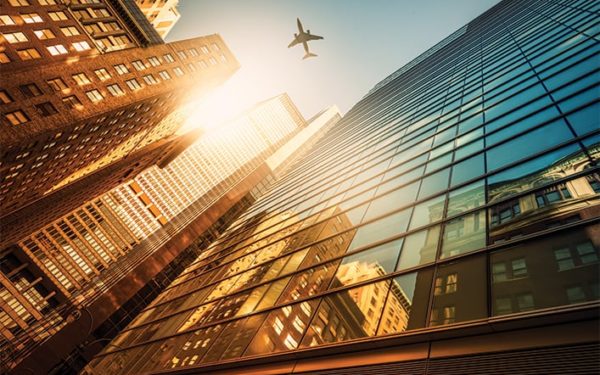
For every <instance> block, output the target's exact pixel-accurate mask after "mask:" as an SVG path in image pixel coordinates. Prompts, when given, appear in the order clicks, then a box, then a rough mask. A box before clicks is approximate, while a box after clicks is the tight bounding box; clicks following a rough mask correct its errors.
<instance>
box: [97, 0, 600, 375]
mask: <svg viewBox="0 0 600 375" xmlns="http://www.w3.org/2000/svg"><path fill="white" fill-rule="evenodd" d="M597 7H598V1H574V2H570V3H569V4H563V3H556V2H546V1H535V0H523V1H518V2H514V1H503V2H500V3H499V4H498V5H496V6H494V7H493V8H491V9H490V10H488V11H487V12H486V13H484V14H483V15H481V16H479V17H477V18H476V19H475V20H473V21H472V22H470V23H469V24H468V25H465V26H464V27H462V28H460V29H459V30H458V31H457V32H455V33H454V34H452V35H450V36H449V37H448V38H447V39H445V40H443V41H442V42H440V43H439V44H438V45H436V46H434V47H433V48H431V49H430V50H429V51H427V52H425V53H424V54H423V55H421V56H420V57H418V58H417V59H415V60H414V61H413V62H411V63H409V64H407V65H406V66H405V67H403V68H400V69H399V70H398V71H397V72H395V73H393V74H392V75H391V76H390V77H388V78H386V79H384V80H383V81H382V82H381V83H380V84H378V85H376V86H375V87H374V89H373V90H371V91H370V92H369V93H368V94H367V95H366V96H365V97H364V98H363V99H362V100H360V101H359V102H358V103H357V104H356V105H355V106H354V107H353V108H352V109H351V110H350V111H349V112H348V113H347V114H346V115H345V116H344V118H343V119H342V120H341V121H340V122H339V123H338V124H337V125H336V126H335V127H334V129H333V130H331V131H329V132H328V133H327V134H326V135H325V136H324V137H323V138H322V139H321V140H320V141H318V142H317V143H316V145H315V147H313V148H312V149H311V151H310V152H309V153H308V154H307V155H306V156H305V157H304V158H302V160H301V162H299V163H296V164H295V166H294V168H292V169H291V170H290V171H288V172H287V173H286V174H285V175H284V176H283V177H282V178H280V179H279V180H278V181H277V182H276V183H275V184H274V186H273V188H272V189H271V190H270V191H269V193H268V194H266V195H264V196H263V197H261V198H260V199H258V200H257V202H256V203H254V204H253V205H252V206H251V207H250V208H249V209H248V210H247V211H246V212H245V213H244V214H242V215H241V216H240V218H239V219H238V220H237V221H236V222H235V223H234V224H232V226H231V227H229V228H228V229H227V231H226V232H225V233H223V234H222V235H221V237H220V238H219V239H218V240H216V241H215V242H214V243H213V244H212V245H211V246H210V247H209V248H208V249H207V250H206V251H205V252H203V253H202V254H201V255H200V256H199V257H198V258H197V260H196V261H195V262H194V263H193V264H191V265H190V266H189V267H187V269H186V270H185V271H184V272H183V273H182V274H181V275H180V276H179V277H178V278H177V279H176V280H175V281H174V282H173V283H172V284H171V285H169V287H168V288H167V289H166V290H165V291H164V292H163V293H161V295H160V296H158V297H157V298H156V299H155V300H154V301H153V302H152V304H151V305H150V306H148V307H147V308H146V309H144V310H143V311H142V312H141V314H140V315H139V316H138V317H137V318H136V319H135V320H134V321H133V322H132V323H131V324H130V325H129V326H128V327H127V328H126V329H124V330H123V331H122V332H121V333H120V334H119V335H118V336H117V338H116V339H115V340H113V341H112V342H111V345H109V346H107V347H106V348H105V350H104V351H103V352H102V353H101V354H99V355H97V356H96V357H95V359H94V360H93V361H92V362H91V363H90V365H89V366H88V367H87V368H86V370H87V372H86V373H88V374H103V375H104V374H146V373H163V374H196V373H207V374H218V373H223V374H225V373H226V374H249V373H251V374H403V373H406V374H490V373H497V372H501V373H515V374H518V373H556V372H564V373H577V372H581V373H593V372H597V371H598V370H600V368H599V367H598V361H597V358H598V356H599V355H600V346H599V345H598V327H599V321H598V307H599V301H600V293H599V290H600V289H599V284H600V283H599V281H600V276H599V269H600V268H599V265H600V225H599V223H598V219H599V217H600V198H599V197H600V175H599V170H598V160H600V146H599V145H600V130H599V129H600V122H599V118H598V116H597V114H598V111H599V104H598V85H599V83H600V81H599V75H598V56H599V53H598V52H599V48H600V43H599V42H598V38H597V36H598V29H597V27H596V26H597V16H596V13H595V9H596V8H597Z"/></svg>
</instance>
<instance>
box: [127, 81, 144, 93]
mask: <svg viewBox="0 0 600 375" xmlns="http://www.w3.org/2000/svg"><path fill="white" fill-rule="evenodd" d="M125 83H126V84H127V86H129V88H130V89H131V90H133V91H136V90H139V89H141V88H142V86H141V85H140V83H139V82H138V81H137V79H135V78H133V79H130V80H127V81H125Z"/></svg>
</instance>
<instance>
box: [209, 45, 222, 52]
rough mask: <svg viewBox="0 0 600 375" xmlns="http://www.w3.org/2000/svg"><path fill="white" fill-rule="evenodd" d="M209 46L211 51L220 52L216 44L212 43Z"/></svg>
mask: <svg viewBox="0 0 600 375" xmlns="http://www.w3.org/2000/svg"><path fill="white" fill-rule="evenodd" d="M210 46H211V47H212V49H213V50H215V51H220V50H221V48H219V46H218V45H217V43H212V44H211V45H210Z"/></svg>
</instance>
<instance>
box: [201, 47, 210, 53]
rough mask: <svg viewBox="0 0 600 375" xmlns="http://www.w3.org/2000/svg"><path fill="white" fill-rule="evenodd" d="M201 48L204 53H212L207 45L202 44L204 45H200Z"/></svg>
mask: <svg viewBox="0 0 600 375" xmlns="http://www.w3.org/2000/svg"><path fill="white" fill-rule="evenodd" d="M200 50H201V51H202V53H204V54H207V53H210V51H209V50H208V47H207V46H202V47H200Z"/></svg>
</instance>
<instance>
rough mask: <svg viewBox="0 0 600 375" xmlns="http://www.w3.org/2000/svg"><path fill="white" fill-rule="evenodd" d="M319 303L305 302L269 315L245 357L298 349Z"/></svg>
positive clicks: (315, 301) (314, 301)
mask: <svg viewBox="0 0 600 375" xmlns="http://www.w3.org/2000/svg"><path fill="white" fill-rule="evenodd" d="M318 303H319V300H312V301H305V302H302V303H298V304H295V305H289V306H284V307H282V308H280V309H277V310H274V311H272V312H271V313H269V316H268V317H267V319H266V320H265V322H264V323H263V325H262V327H261V328H260V329H259V330H258V332H257V333H256V335H255V336H254V339H253V340H252V342H251V343H250V345H249V346H248V349H246V352H245V353H244V355H257V354H267V353H275V352H280V351H285V350H292V349H296V348H297V347H298V343H300V340H301V339H302V335H303V334H304V331H305V330H306V327H307V326H308V322H309V321H310V318H311V317H312V315H313V311H315V309H316V308H317V305H318Z"/></svg>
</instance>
